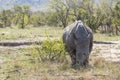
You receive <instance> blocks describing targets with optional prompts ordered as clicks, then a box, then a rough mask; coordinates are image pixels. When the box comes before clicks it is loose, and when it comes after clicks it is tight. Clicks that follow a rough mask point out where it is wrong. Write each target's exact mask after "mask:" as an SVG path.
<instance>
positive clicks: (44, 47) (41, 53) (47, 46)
mask: <svg viewBox="0 0 120 80" xmlns="http://www.w3.org/2000/svg"><path fill="white" fill-rule="evenodd" d="M32 55H33V56H34V58H36V59H37V60H39V61H57V62H58V61H64V60H65V59H66V58H65V57H66V52H65V48H64V44H63V42H62V40H51V39H47V40H45V41H43V42H42V43H41V46H36V47H35V48H34V49H33V52H32Z"/></svg>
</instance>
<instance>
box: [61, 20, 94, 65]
mask: <svg viewBox="0 0 120 80" xmlns="http://www.w3.org/2000/svg"><path fill="white" fill-rule="evenodd" d="M62 39H63V43H64V44H65V48H66V50H67V52H68V53H69V55H70V58H71V62H72V67H75V66H76V65H79V66H87V65H88V64H89V55H90V53H91V51H92V47H93V32H92V30H91V29H90V28H89V27H87V26H86V25H84V24H83V22H82V21H81V20H78V21H75V22H74V23H72V24H71V25H69V26H67V27H66V28H65V29H64V32H63V35H62Z"/></svg>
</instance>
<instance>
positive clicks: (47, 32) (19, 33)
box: [0, 26, 120, 41]
mask: <svg viewBox="0 0 120 80" xmlns="http://www.w3.org/2000/svg"><path fill="white" fill-rule="evenodd" d="M62 33H63V28H60V27H48V26H44V27H36V28H33V27H31V28H26V29H18V28H9V27H7V28H0V40H1V41H4V40H18V39H29V40H30V39H34V40H38V38H39V37H47V36H49V37H61V36H62ZM94 40H95V41H118V40H120V36H110V35H108V34H101V33H94Z"/></svg>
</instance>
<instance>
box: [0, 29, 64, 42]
mask: <svg viewBox="0 0 120 80" xmlns="http://www.w3.org/2000/svg"><path fill="white" fill-rule="evenodd" d="M62 31H63V30H62V29H61V28H59V27H56V28H54V27H39V28H38V27H37V28H33V27H32V28H30V29H18V28H0V40H16V39H24V38H34V39H35V38H38V37H47V36H49V37H59V36H61V34H62Z"/></svg>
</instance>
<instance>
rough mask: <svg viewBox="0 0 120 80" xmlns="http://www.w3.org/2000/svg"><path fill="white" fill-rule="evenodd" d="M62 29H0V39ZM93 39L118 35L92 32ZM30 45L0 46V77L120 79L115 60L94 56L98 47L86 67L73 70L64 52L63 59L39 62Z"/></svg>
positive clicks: (52, 34) (57, 34) (13, 79)
mask: <svg viewBox="0 0 120 80" xmlns="http://www.w3.org/2000/svg"><path fill="white" fill-rule="evenodd" d="M62 33H63V29H62V28H53V27H39V28H31V29H17V28H0V40H1V41H5V40H19V39H23V40H25V39H26V38H27V39H29V38H32V40H34V39H38V37H47V36H49V37H61V35H62ZM94 40H95V41H116V40H120V37H119V36H109V35H106V34H100V33H95V34H94ZM33 49H34V45H32V46H31V47H29V48H4V49H2V48H1V49H0V80H120V65H119V63H113V62H106V61H105V59H104V58H102V57H95V56H96V55H97V54H98V53H100V50H98V49H95V50H94V52H93V53H94V54H93V55H91V56H90V58H91V59H90V66H89V67H88V68H86V69H81V70H74V69H72V68H71V67H70V63H71V61H70V58H69V56H68V55H67V56H66V60H65V61H63V62H52V61H45V62H40V61H38V60H36V59H34V58H33V56H32V55H31V53H32V52H33Z"/></svg>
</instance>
